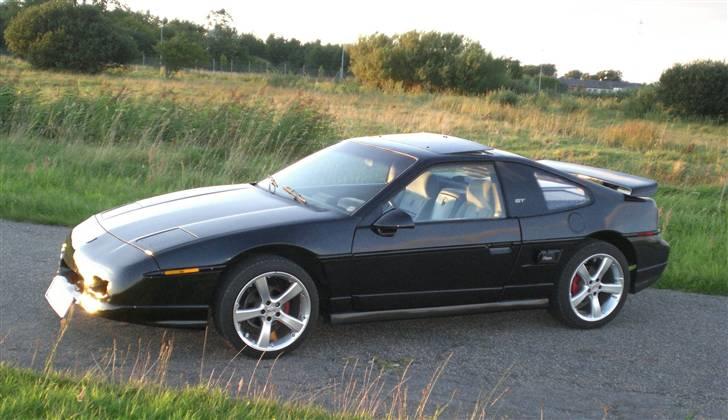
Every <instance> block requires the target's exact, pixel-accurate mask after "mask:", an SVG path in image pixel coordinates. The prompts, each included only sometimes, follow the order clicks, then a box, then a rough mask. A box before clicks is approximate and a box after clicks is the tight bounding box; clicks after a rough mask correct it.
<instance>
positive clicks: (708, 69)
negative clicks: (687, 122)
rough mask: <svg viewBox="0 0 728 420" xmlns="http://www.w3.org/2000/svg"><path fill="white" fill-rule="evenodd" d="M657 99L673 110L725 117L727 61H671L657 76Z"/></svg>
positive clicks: (727, 102) (727, 100)
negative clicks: (672, 63) (673, 62)
mask: <svg viewBox="0 0 728 420" xmlns="http://www.w3.org/2000/svg"><path fill="white" fill-rule="evenodd" d="M657 97H658V99H659V100H660V101H661V102H662V103H663V104H664V105H665V106H666V107H667V108H668V109H669V110H670V111H672V112H673V113H675V114H680V115H698V116H705V117H711V118H717V119H719V120H722V121H726V120H728V63H726V62H722V61H712V60H706V61H695V62H692V63H690V64H675V65H674V66H672V67H671V68H669V69H667V70H665V71H664V72H663V73H662V75H661V76H660V83H659V85H658V88H657Z"/></svg>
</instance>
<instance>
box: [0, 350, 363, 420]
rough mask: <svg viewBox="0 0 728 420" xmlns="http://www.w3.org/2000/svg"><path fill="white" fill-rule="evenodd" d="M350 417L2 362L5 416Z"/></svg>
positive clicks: (0, 393)
mask: <svg viewBox="0 0 728 420" xmlns="http://www.w3.org/2000/svg"><path fill="white" fill-rule="evenodd" d="M130 417H133V418H155V419H156V418H159V419H162V418H174V419H266V418H269V419H346V418H354V417H353V416H348V415H344V414H334V413H331V412H328V411H325V410H323V409H321V408H319V407H315V406H306V405H298V406H293V405H286V404H280V403H275V402H272V401H264V400H258V401H251V400H237V399H233V398H230V396H229V395H228V394H226V393H224V392H222V391H220V390H210V389H206V388H203V387H189V388H185V389H172V388H166V387H162V386H153V385H149V384H146V385H143V386H142V385H134V384H129V383H127V384H111V383H107V382H101V381H98V380H95V379H94V378H92V377H90V376H88V375H87V376H84V377H82V378H77V377H71V376H67V375H60V374H58V373H45V374H41V373H38V372H36V371H33V370H30V369H20V368H14V367H11V366H8V365H6V364H2V363H0V418H4V419H25V418H27V419H31V418H32V419H38V418H45V419H65V418H95V419H96V418H130Z"/></svg>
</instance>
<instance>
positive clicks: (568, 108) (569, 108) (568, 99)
mask: <svg viewBox="0 0 728 420" xmlns="http://www.w3.org/2000/svg"><path fill="white" fill-rule="evenodd" d="M581 107H582V105H581V103H579V101H578V100H577V99H576V98H574V97H573V96H569V95H561V99H560V100H559V110H560V111H561V112H564V113H567V114H571V113H572V112H577V111H579V110H580V109H581Z"/></svg>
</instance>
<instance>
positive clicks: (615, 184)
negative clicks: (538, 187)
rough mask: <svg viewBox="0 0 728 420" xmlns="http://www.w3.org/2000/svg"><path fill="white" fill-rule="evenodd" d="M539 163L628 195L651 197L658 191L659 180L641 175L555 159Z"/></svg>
mask: <svg viewBox="0 0 728 420" xmlns="http://www.w3.org/2000/svg"><path fill="white" fill-rule="evenodd" d="M538 163H540V164H542V165H546V166H548V167H550V168H553V169H556V170H559V171H561V172H566V173H568V174H571V175H574V176H577V177H579V178H582V179H585V180H587V181H592V182H595V183H597V184H599V185H603V186H605V187H608V188H611V189H613V190H617V191H619V192H621V193H623V194H627V195H633V196H637V197H651V196H653V195H654V194H655V192H656V191H657V181H655V180H653V179H648V178H643V177H641V176H636V175H630V174H625V173H623V172H617V171H611V170H609V169H602V168H594V167H592V166H586V165H578V164H576V163H568V162H557V161H555V160H539V161H538Z"/></svg>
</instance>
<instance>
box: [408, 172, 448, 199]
mask: <svg viewBox="0 0 728 420" xmlns="http://www.w3.org/2000/svg"><path fill="white" fill-rule="evenodd" d="M407 190H408V191H411V192H413V193H416V194H418V195H421V196H422V197H425V198H433V197H435V196H437V193H439V192H440V181H439V180H438V179H437V177H436V176H434V175H432V173H430V172H425V173H424V174H422V175H420V176H418V177H417V178H416V179H415V180H414V181H412V182H411V183H410V184H409V185H408V186H407Z"/></svg>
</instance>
